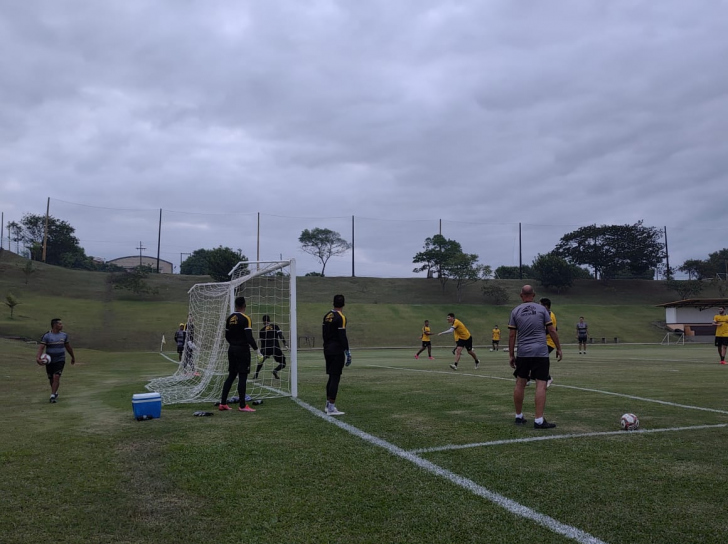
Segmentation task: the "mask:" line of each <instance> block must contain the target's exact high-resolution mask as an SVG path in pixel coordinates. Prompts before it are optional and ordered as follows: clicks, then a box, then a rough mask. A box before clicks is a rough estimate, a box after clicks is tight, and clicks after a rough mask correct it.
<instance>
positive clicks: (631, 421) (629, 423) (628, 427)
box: [620, 414, 640, 431]
mask: <svg viewBox="0 0 728 544" xmlns="http://www.w3.org/2000/svg"><path fill="white" fill-rule="evenodd" d="M620 425H621V427H622V430H623V431H636V430H637V429H639V428H640V420H639V419H638V418H637V416H636V415H634V414H624V415H622V419H621V421H620Z"/></svg>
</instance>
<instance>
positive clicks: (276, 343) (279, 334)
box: [253, 315, 288, 380]
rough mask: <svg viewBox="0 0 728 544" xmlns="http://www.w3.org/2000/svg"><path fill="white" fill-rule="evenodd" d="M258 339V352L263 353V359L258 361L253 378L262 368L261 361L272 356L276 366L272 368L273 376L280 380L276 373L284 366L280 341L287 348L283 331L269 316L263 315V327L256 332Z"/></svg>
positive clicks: (284, 359) (255, 377)
mask: <svg viewBox="0 0 728 544" xmlns="http://www.w3.org/2000/svg"><path fill="white" fill-rule="evenodd" d="M258 339H259V340H260V352H261V353H262V354H263V360H262V361H261V362H259V363H258V366H257V367H256V368H255V375H254V376H253V379H254V380H256V379H258V372H260V369H261V368H263V363H265V360H266V359H267V358H268V357H273V359H274V360H275V362H276V363H278V366H277V367H275V369H274V370H273V377H274V378H275V379H276V380H280V376H278V373H279V372H280V371H281V370H283V369H284V368H286V356H285V355H283V351H282V350H281V342H282V343H283V347H284V348H286V349H287V348H288V346H287V345H286V338H285V337H284V336H283V331H282V330H281V328H280V327H279V326H278V325H276V324H275V323H271V322H270V316H268V315H264V316H263V328H262V329H260V333H258Z"/></svg>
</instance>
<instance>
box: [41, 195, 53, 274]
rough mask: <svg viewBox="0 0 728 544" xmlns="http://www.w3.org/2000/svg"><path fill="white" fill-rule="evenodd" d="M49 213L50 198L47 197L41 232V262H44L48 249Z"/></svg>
mask: <svg viewBox="0 0 728 544" xmlns="http://www.w3.org/2000/svg"><path fill="white" fill-rule="evenodd" d="M50 213H51V197H48V203H47V204H46V220H45V230H44V231H43V257H42V259H43V262H46V250H47V249H48V216H49V215H50Z"/></svg>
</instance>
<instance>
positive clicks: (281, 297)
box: [146, 260, 298, 404]
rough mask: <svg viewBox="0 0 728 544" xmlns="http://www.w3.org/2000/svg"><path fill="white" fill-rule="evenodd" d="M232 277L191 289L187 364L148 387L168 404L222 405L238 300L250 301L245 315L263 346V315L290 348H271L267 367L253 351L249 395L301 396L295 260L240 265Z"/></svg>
mask: <svg viewBox="0 0 728 544" xmlns="http://www.w3.org/2000/svg"><path fill="white" fill-rule="evenodd" d="M230 275H231V278H230V281H227V282H222V283H199V284H197V285H195V286H193V287H192V289H190V290H189V296H190V303H189V304H190V305H189V317H188V321H187V327H186V329H187V338H186V347H185V350H184V352H183V355H182V361H181V362H180V363H179V367H178V369H177V371H176V372H175V373H174V374H173V375H172V376H168V377H165V378H156V379H154V380H152V381H151V382H149V383H148V384H147V386H146V387H147V389H148V390H149V391H156V392H158V393H160V395H161V396H162V403H163V404H179V403H199V402H219V401H220V395H221V394H222V388H223V383H224V382H225V379H226V378H227V376H228V359H227V348H228V344H227V342H226V341H225V320H226V319H227V317H228V316H229V315H230V313H232V311H233V309H234V308H233V306H234V301H235V297H239V296H244V297H245V300H246V304H247V308H246V311H245V314H246V315H248V316H249V317H250V319H251V321H252V323H253V336H254V337H255V340H256V342H257V343H258V345H259V347H260V345H261V341H260V335H261V333H262V330H261V329H263V328H264V327H265V325H264V321H263V317H264V316H267V319H268V320H269V321H268V323H269V324H271V325H277V326H278V328H279V329H280V332H281V334H282V336H283V338H284V339H285V345H287V346H288V349H284V343H283V342H282V341H280V340H279V344H280V347H281V351H280V352H276V353H275V355H274V354H273V350H272V349H271V350H270V351H269V352H268V353H270V357H266V358H265V360H264V361H263V363H262V366H261V365H260V364H259V363H258V360H257V357H256V356H255V354H254V353H251V369H250V375H249V376H248V386H247V393H248V394H249V395H250V396H251V397H252V399H253V400H257V399H269V398H275V397H283V396H293V397H296V396H297V395H298V390H297V380H298V375H297V368H298V367H297V357H296V355H297V354H296V346H297V344H296V270H295V261H294V260H290V261H275V262H256V261H253V262H249V261H246V262H240V263H238V264H237V265H236V266H235V268H234V269H233V270H232V271H231V272H230ZM269 345H270V344H269ZM264 353H266V352H264ZM258 367H260V368H258ZM256 370H259V371H258V372H257V377H256ZM235 391H236V390H235V387H233V392H235Z"/></svg>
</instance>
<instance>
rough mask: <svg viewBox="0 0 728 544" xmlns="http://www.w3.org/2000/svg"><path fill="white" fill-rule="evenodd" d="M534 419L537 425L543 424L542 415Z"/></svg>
mask: <svg viewBox="0 0 728 544" xmlns="http://www.w3.org/2000/svg"><path fill="white" fill-rule="evenodd" d="M533 421H534V423H536V424H537V425H541V424H542V423H543V418H542V417H537V418H536V419H534V420H533Z"/></svg>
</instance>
